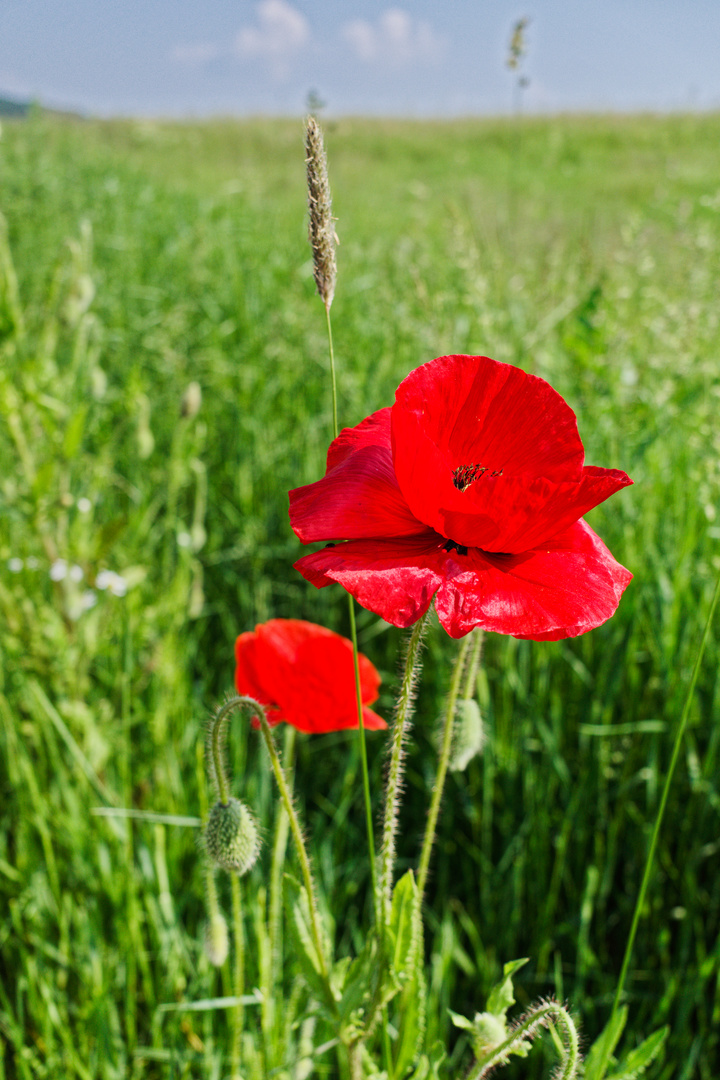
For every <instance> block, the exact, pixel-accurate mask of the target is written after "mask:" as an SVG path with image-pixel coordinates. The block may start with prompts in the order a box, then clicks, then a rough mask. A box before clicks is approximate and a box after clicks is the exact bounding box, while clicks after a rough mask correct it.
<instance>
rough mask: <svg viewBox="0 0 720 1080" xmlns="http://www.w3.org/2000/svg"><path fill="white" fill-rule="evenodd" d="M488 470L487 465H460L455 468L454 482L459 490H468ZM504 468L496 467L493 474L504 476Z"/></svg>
mask: <svg viewBox="0 0 720 1080" xmlns="http://www.w3.org/2000/svg"><path fill="white" fill-rule="evenodd" d="M487 471H488V466H487V465H479V464H478V465H458V467H457V469H453V474H452V475H453V484H454V485H455V487H456V488H457V489H458V491H467V489H468V488H469V487H470V485H471V484H472V483H474V482H475V481H476V480H479V479H480V477H481V476H483V475H484V474H485V473H486V472H487ZM502 474H503V471H502V469H495V470H494V471H493V472H491V473H490V475H491V476H502Z"/></svg>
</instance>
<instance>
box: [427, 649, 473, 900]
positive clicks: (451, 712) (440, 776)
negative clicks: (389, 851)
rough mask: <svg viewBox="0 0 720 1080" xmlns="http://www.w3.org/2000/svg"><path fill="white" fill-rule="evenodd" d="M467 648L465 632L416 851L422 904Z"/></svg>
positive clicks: (457, 659)
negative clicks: (419, 846) (427, 808)
mask: <svg viewBox="0 0 720 1080" xmlns="http://www.w3.org/2000/svg"><path fill="white" fill-rule="evenodd" d="M469 647H470V636H469V635H468V636H467V637H466V638H465V639H464V640H463V642H462V644H461V646H460V648H459V650H458V654H457V657H456V658H455V666H454V668H453V674H452V680H451V682H450V693H449V695H448V701H447V709H446V711H445V723H444V724H443V735H442V743H441V746H440V756H439V758H438V768H437V774H436V776H435V784H434V785H433V791H432V798H431V800H430V809H429V810H428V817H427V825H426V826H425V836H424V839H423V846H422V852H421V854H420V865H419V866H418V877H417V890H418V902H419V903H422V898H423V895H424V893H425V883H426V881H427V875H428V867H429V866H430V855H431V853H432V848H433V844H434V843H435V829H436V827H437V819H438V814H439V813H440V802H441V800H442V795H443V788H444V787H445V777H446V775H447V770H448V764H449V762H450V751H451V749H452V737H453V725H454V723H455V707H456V705H457V699H458V693H459V691H460V679H461V676H462V673H463V671H464V670H465V662H466V659H467V654H468V649H469Z"/></svg>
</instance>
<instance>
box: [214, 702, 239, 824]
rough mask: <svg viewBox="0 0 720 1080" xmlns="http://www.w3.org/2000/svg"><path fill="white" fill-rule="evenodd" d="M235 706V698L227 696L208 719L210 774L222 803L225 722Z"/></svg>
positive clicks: (225, 791) (225, 795) (224, 799)
mask: <svg viewBox="0 0 720 1080" xmlns="http://www.w3.org/2000/svg"><path fill="white" fill-rule="evenodd" d="M234 707H235V698H229V699H228V700H227V701H225V702H224V703H223V704H222V705H221V706H220V708H219V709H218V710H217V711H216V713H215V715H214V716H213V718H212V720H211V721H210V731H209V735H208V750H209V752H210V761H209V765H210V770H209V771H210V776H211V778H212V780H213V782H214V784H215V790H216V792H217V797H218V799H219V800H220V802H221V803H223V805H225V806H227V802H228V782H227V776H226V775H225V762H224V760H223V757H224V751H225V743H226V742H227V723H228V718H229V716H230V713H231V712H232V711H233V709H234Z"/></svg>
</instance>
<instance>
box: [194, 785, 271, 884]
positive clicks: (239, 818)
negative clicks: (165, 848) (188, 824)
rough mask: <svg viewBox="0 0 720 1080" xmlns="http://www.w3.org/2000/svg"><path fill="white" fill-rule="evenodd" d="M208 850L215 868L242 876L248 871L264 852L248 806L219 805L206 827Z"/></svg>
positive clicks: (237, 802)
mask: <svg viewBox="0 0 720 1080" xmlns="http://www.w3.org/2000/svg"><path fill="white" fill-rule="evenodd" d="M205 849H206V851H207V853H208V856H209V858H210V861H211V862H212V863H214V865H215V866H218V867H220V868H221V869H223V870H234V871H235V873H236V874H240V875H242V874H246V873H247V872H248V870H249V869H250V868H251V867H252V866H253V865H254V863H255V860H256V859H257V857H258V854H259V852H260V837H259V836H258V830H257V826H256V824H255V822H254V821H253V818H252V814H251V813H250V811H249V810H248V808H247V806H246V805H245V803H242V802H240V800H239V799H229V800H228V801H227V803H222V802H216V803H215V805H214V806H213V808H212V810H211V811H210V817H209V818H208V823H207V826H206V827H205Z"/></svg>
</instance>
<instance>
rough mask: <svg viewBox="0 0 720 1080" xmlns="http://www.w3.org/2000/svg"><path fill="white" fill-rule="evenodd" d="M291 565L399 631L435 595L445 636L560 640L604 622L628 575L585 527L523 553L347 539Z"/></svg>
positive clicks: (430, 540) (433, 538)
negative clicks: (484, 633) (486, 633)
mask: <svg viewBox="0 0 720 1080" xmlns="http://www.w3.org/2000/svg"><path fill="white" fill-rule="evenodd" d="M295 566H296V568H297V569H298V570H299V571H300V573H301V574H302V575H303V576H304V577H305V578H306V579H307V580H308V581H310V582H312V584H314V585H316V586H318V587H320V588H322V587H323V586H324V585H329V584H330V582H331V581H337V582H339V584H340V585H342V586H343V588H344V589H346V590H347V591H348V592H350V593H352V595H353V596H354V597H355V598H356V600H357V601H358V603H360V604H361V605H362V606H363V607H366V608H369V610H370V611H374V612H375V613H376V614H377V615H380V616H381V617H382V618H383V619H385V620H386V622H390V623H392V624H393V625H395V626H401V627H407V626H411V625H412V624H413V623H414V622H417V620H418V619H419V618H420V617H421V616H422V615H424V614H425V612H426V611H427V609H428V607H429V605H430V603H431V600H432V598H433V596H435V609H436V611H437V614H438V618H439V619H440V622H441V624H442V625H443V626H444V628H445V629H446V630H447V632H448V634H450V636H451V637H455V638H458V637H463V636H464V635H465V634H467V633H469V631H470V630H472V629H474V628H475V627H481V628H483V629H485V630H494V631H496V632H497V633H500V634H509V635H511V636H512V637H520V638H532V639H538V640H553V641H554V640H557V639H559V638H565V637H575V636H576V635H578V634H584V633H585V632H586V631H587V630H592V629H593V628H594V627H596V626H599V625H600V624H601V623H603V622H605V621H606V620H607V619H609V618H610V616H611V615H612V614H613V613H614V612H615V610H616V609H617V606H618V603H619V602H620V597H621V595H622V593H623V591H624V590H625V587H626V586H627V584H628V582H629V581H630V580H631V578H632V574H630V573H629V571H628V570H626V569H625V568H624V567H623V566H621V565H620V563H618V562H616V560H615V559H614V558H613V556H612V555H611V554H610V552H609V551H608V549H607V548H606V547H605V545H604V544H603V542H602V540H601V539H600V537H599V536H597V535H596V533H594V532H593V530H592V529H591V528H590V526H589V525H587V524H586V523H585V522H584V521H578V522H575V523H574V524H573V525H572V526H571V527H570V528H569V529H566V530H565V531H564V532H563V533H561V534H559V535H558V536H556V537H554V538H553V540H552V541H550V542H549V543H548V544H547V545H545V546H544V547H543V548H538V549H534V550H532V551H528V552H524V553H522V554H519V555H488V554H486V553H484V552H481V551H478V550H477V549H472V548H471V549H468V551H467V554H460V553H459V552H458V551H457V550H451V551H446V550H445V547H444V539H443V537H440V536H438V535H437V534H433V533H431V532H428V534H427V537H426V538H425V540H424V541H414V542H413V543H412V544H410V543H409V542H408V541H407V540H400V541H394V542H391V541H384V542H379V541H376V542H371V541H351V542H349V543H347V544H339V545H337V546H332V547H327V548H322V549H321V550H320V551H316V552H315V553H314V554H312V555H305V556H303V558H302V559H300V560H299V561H298V562H297V563H295Z"/></svg>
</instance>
